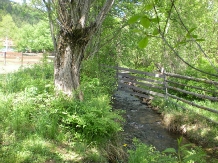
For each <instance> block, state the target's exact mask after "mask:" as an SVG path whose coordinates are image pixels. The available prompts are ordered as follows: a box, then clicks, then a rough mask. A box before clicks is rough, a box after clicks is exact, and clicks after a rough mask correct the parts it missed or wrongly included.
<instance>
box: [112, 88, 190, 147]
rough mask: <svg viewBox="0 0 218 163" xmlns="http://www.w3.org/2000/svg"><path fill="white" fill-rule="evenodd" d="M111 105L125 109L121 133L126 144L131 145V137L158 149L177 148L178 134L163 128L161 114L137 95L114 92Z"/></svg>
mask: <svg viewBox="0 0 218 163" xmlns="http://www.w3.org/2000/svg"><path fill="white" fill-rule="evenodd" d="M113 107H114V109H121V110H125V113H124V115H123V116H124V118H125V120H126V121H125V124H124V133H123V134H124V141H125V143H126V144H127V145H131V144H132V140H133V138H137V139H139V140H140V141H141V142H143V143H145V144H147V145H152V146H154V147H155V148H156V149H157V150H159V151H163V150H165V149H166V148H174V149H177V139H178V138H179V137H180V135H176V134H173V133H170V132H169V131H168V130H167V129H165V128H164V126H163V124H162V119H161V116H160V115H159V114H157V113H156V112H155V111H153V110H151V109H150V108H148V107H147V106H146V105H145V104H142V103H141V102H140V99H138V98H137V97H135V96H132V95H130V94H129V93H126V92H125V91H117V92H115V94H114V103H113ZM184 140H185V139H184ZM185 141H186V140H185Z"/></svg>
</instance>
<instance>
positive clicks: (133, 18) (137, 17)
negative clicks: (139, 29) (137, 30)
mask: <svg viewBox="0 0 218 163" xmlns="http://www.w3.org/2000/svg"><path fill="white" fill-rule="evenodd" d="M140 17H141V16H140V15H134V16H132V17H131V18H130V19H129V20H128V24H134V23H136V22H137V21H138V20H139V19H140Z"/></svg>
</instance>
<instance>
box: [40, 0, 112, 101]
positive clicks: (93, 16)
mask: <svg viewBox="0 0 218 163" xmlns="http://www.w3.org/2000/svg"><path fill="white" fill-rule="evenodd" d="M43 2H44V4H45V7H46V8H47V11H48V17H49V22H50V25H51V27H54V26H53V25H54V24H55V23H57V24H58V27H57V29H56V32H55V30H52V29H51V33H52V35H56V37H53V43H54V47H55V52H56V56H55V68H54V69H55V72H54V75H55V88H56V90H57V91H59V92H63V93H64V94H67V95H69V96H74V95H75V97H77V98H79V99H80V100H82V99H83V94H82V92H81V91H80V90H78V89H79V87H80V67H81V63H82V60H83V58H84V53H85V49H86V46H87V44H88V42H89V41H90V40H91V38H92V36H93V35H94V34H95V33H96V32H97V31H98V29H99V28H100V27H101V24H102V22H103V20H104V19H105V16H106V14H107V13H108V12H109V10H110V9H111V7H112V5H113V3H114V0H105V1H103V2H104V3H103V5H102V6H101V7H97V9H98V11H95V12H93V10H91V9H94V7H93V6H96V5H98V4H101V3H98V2H97V1H95V0H77V1H73V0H71V1H69V0H58V1H51V0H43ZM51 12H54V13H53V14H52V13H51ZM52 15H53V16H54V15H56V17H53V18H52V17H51V16H52ZM56 41H57V44H56ZM76 92H77V93H76Z"/></svg>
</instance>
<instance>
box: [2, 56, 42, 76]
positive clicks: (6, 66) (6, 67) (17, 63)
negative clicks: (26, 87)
mask: <svg viewBox="0 0 218 163" xmlns="http://www.w3.org/2000/svg"><path fill="white" fill-rule="evenodd" d="M41 59H42V56H23V60H22V59H21V57H8V58H7V59H6V62H5V60H4V58H3V57H0V74H6V73H11V72H14V71H17V70H18V69H19V68H22V67H28V66H31V65H33V64H36V63H39V62H40V60H41Z"/></svg>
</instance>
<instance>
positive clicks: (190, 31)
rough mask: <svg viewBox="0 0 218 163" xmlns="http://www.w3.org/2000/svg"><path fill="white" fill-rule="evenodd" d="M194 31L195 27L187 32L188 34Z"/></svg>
mask: <svg viewBox="0 0 218 163" xmlns="http://www.w3.org/2000/svg"><path fill="white" fill-rule="evenodd" d="M195 29H197V27H194V28H191V29H190V30H189V31H188V33H191V32H193V31H194V30H195Z"/></svg>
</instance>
